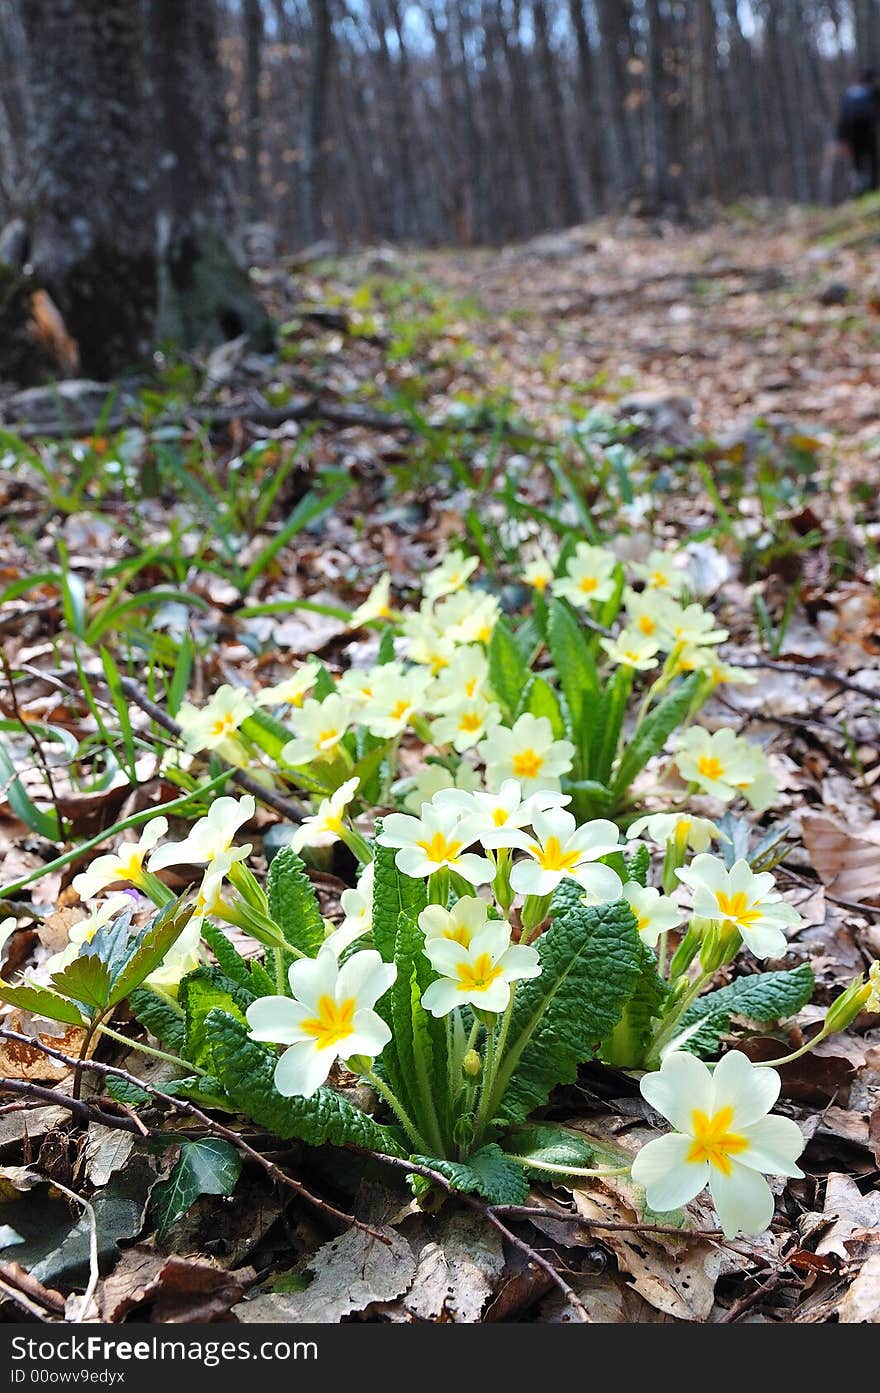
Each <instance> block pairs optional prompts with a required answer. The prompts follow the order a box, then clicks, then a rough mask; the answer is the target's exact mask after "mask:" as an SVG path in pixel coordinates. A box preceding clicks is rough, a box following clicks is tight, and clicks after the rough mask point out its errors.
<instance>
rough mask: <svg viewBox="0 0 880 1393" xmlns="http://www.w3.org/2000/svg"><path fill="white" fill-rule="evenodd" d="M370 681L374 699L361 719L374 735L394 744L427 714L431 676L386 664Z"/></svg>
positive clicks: (371, 675)
mask: <svg viewBox="0 0 880 1393" xmlns="http://www.w3.org/2000/svg"><path fill="white" fill-rule="evenodd" d="M370 678H371V686H372V689H373V695H372V697H371V698H370V700H369V701H368V702H367V703H366V704H365V706H364V708H363V710H362V711H361V713H360V715H359V717H358V719H359V720H360V722H361V723H362V724H363V725H365V726H366V727H367V730H368V731H369V732H370V734H371V735H378V736H379V737H380V738H381V739H383V740H392V739H393V738H394V737H395V736H396V735H400V734H401V733H402V732H403V731H404V730H406V727H407V726H408V725H411V724H412V721H413V718H414V717H415V716H418V715H420V714H421V713H422V712H423V711H424V709H425V695H426V693H427V690H428V687H429V685H430V682H431V677H430V674H429V673H427V672H425V671H424V669H422V668H410V669H409V670H408V671H407V670H405V669H404V668H403V667H401V665H400V663H386V664H385V666H384V667H375V668H373V670H372V672H371V674H370Z"/></svg>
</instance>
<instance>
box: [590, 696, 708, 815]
mask: <svg viewBox="0 0 880 1393" xmlns="http://www.w3.org/2000/svg"><path fill="white" fill-rule="evenodd" d="M702 680H703V678H702V675H701V674H700V673H699V672H692V673H689V675H688V676H687V677H686V678H685V679H684V681H683V682H681V683H679V685H678V686H677V687H676V688H675V690H674V691H672V692H670V693H669V695H668V696H666V697H664V699H663V701H661V703H660V705H659V706H658V707H657V708H656V710H654V711H652V712H651V714H650V715H649V716H647V717H646V718H645V720H644V721H643V723H642V725H641V726H640V728H639V730H638V731H637V732H636V734H635V735H634V736H633V738H632V740H631V741H630V742H629V744H628V745H627V747H626V749H625V750H624V752H623V756H622V758H621V761H620V764H619V765H618V768H617V773H616V775H615V777H614V783H613V785H612V787H613V790H614V793H615V794H616V795H618V796H619V795H620V794H621V793H623V792H625V790H626V789H628V788H629V786H630V784H631V783H632V781H633V779H634V778H635V777H636V775H637V774H639V773H641V771H642V770H643V769H644V767H645V765H646V764H647V763H648V760H649V759H651V758H653V756H654V755H656V754H659V753H660V751H661V750H662V749H663V746H664V745H665V744H666V741H667V740H668V739H669V737H670V735H671V734H672V732H673V731H674V730H675V728H676V726H678V725H680V724H681V722H682V721H683V720H684V718H685V716H686V715H687V713H688V710H689V708H690V704H691V702H692V701H693V699H694V696H695V695H696V692H697V689H698V687H699V686H700V683H701V682H702Z"/></svg>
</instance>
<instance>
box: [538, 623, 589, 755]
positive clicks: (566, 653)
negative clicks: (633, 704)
mask: <svg viewBox="0 0 880 1393" xmlns="http://www.w3.org/2000/svg"><path fill="white" fill-rule="evenodd" d="M547 646H548V648H549V649H550V656H551V657H552V659H553V666H554V667H555V669H556V675H557V677H558V678H559V685H560V687H561V688H562V691H563V693H564V694H565V700H566V702H567V704H568V709H569V711H570V713H571V722H572V733H573V738H574V740H575V742H576V743H577V742H578V733H579V732H580V731H581V730H582V729H583V727H584V724H585V721H586V719H587V716H588V715H589V713H590V712H591V711H592V710H593V708H594V707H595V704H596V702H597V701H598V699H599V674H598V672H597V671H596V664H595V662H594V661H593V655H592V653H591V652H590V644H589V641H588V639H587V637H586V635H585V633H584V631H583V629H582V628H581V625H580V624H579V623H578V621H577V619H576V618H575V615H574V611H573V610H572V609H571V608H570V607H569V606H568V605H567V604H566V603H565V602H564V601H563V600H557V599H551V601H550V604H549V606H548V610H547Z"/></svg>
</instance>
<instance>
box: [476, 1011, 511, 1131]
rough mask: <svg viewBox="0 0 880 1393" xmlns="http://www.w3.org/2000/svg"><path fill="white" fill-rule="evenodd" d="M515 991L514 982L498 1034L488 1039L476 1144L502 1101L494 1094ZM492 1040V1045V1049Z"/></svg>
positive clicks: (493, 1034) (508, 1030)
mask: <svg viewBox="0 0 880 1393" xmlns="http://www.w3.org/2000/svg"><path fill="white" fill-rule="evenodd" d="M515 993H516V985H515V984H512V985H511V988H510V1000H509V1001H508V1003H507V1007H506V1009H505V1012H504V1015H503V1016H502V1017H501V1025H500V1026H499V1028H498V1031H497V1035H496V1032H495V1031H493V1032H492V1034H491V1036H489V1037H487V1039H486V1059H485V1062H484V1074H483V1088H482V1091H481V1093H480V1104H479V1108H478V1110H477V1122H476V1128H475V1140H474V1145H475V1146H478V1145H479V1143H480V1140H481V1138H482V1135H483V1132H484V1131H485V1129H486V1127H487V1126H488V1123H489V1121H490V1120H491V1118H492V1115H493V1113H494V1112H495V1109H496V1107H497V1106H498V1103H499V1102H500V1101H501V1100H500V1099H496V1098H495V1096H494V1095H495V1083H496V1080H497V1077H498V1065H499V1064H500V1062H501V1059H502V1058H503V1055H504V1047H505V1045H506V1044H507V1037H508V1035H509V1033H510V1022H511V1019H512V1017H513V1003H514V997H515ZM490 1041H491V1045H492V1048H491V1050H490ZM490 1056H491V1058H490Z"/></svg>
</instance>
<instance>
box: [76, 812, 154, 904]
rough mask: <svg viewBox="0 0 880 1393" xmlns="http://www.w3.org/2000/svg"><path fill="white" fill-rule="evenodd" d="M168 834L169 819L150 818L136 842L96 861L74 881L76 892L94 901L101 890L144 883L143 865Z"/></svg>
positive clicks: (121, 845)
mask: <svg viewBox="0 0 880 1393" xmlns="http://www.w3.org/2000/svg"><path fill="white" fill-rule="evenodd" d="M167 831H168V819H167V817H154V818H151V820H150V821H149V822H148V823H147V825H146V827H145V828H144V830H143V832H142V833H141V835H140V837H139V838H138V840H137V841H136V842H120V844H119V848H118V850H117V851H115V852H111V853H110V854H109V855H106V856H98V857H96V859H95V860H94V861H93V862H92V863H91V865H90V866H89V868H88V870H85V871H83V872H82V873H81V874H80V875H76V876H74V878H73V882H72V883H73V888H74V890H75V891H76V893H77V894H78V895H79V897H80V899H81V900H93V899H94V898H95V896H96V895H97V894H99V893H100V891H101V890H106V888H107V886H108V885H116V884H117V883H118V882H123V881H127V882H128V883H129V884H130V885H137V884H138V883H139V882H140V881H141V879H142V872H143V865H144V861H145V860H146V858H147V856H148V855H149V854H150V852H151V851H152V850H153V847H154V846H155V845H156V843H157V842H158V840H159V838H160V837H164V835H165V833H166V832H167Z"/></svg>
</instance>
